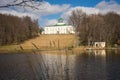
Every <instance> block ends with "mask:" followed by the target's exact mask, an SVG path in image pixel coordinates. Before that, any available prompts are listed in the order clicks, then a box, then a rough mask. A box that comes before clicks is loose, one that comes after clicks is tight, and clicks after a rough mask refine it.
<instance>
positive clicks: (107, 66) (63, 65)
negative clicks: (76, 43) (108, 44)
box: [0, 50, 120, 80]
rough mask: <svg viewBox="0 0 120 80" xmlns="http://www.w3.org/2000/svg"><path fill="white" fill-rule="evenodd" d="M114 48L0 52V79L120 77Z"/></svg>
mask: <svg viewBox="0 0 120 80" xmlns="http://www.w3.org/2000/svg"><path fill="white" fill-rule="evenodd" d="M115 52H116V51H115ZM115 52H114V51H105V50H97V51H96V50H95V51H91V52H88V53H80V54H69V53H66V54H39V53H36V54H0V80H119V79H120V75H119V74H120V64H119V62H120V54H119V51H117V53H115ZM61 53H62V52H61Z"/></svg>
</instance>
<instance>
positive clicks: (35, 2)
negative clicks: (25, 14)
mask: <svg viewBox="0 0 120 80" xmlns="http://www.w3.org/2000/svg"><path fill="white" fill-rule="evenodd" d="M0 2H1V3H0V8H5V7H11V6H22V7H30V8H33V9H38V6H40V5H41V2H43V0H1V1H0Z"/></svg>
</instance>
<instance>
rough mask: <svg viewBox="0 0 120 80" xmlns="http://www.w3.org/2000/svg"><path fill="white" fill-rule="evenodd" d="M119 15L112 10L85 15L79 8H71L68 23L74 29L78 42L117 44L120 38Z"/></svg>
mask: <svg viewBox="0 0 120 80" xmlns="http://www.w3.org/2000/svg"><path fill="white" fill-rule="evenodd" d="M119 21H120V15H119V14H116V13H114V12H109V13H107V14H104V15H102V14H93V15H86V13H84V12H82V10H81V9H76V10H73V11H72V13H71V16H69V23H70V24H72V25H73V26H74V27H75V29H76V34H77V35H78V36H79V39H80V42H81V43H82V44H84V45H92V44H93V43H94V42H106V44H107V45H113V44H117V42H118V41H119V39H120V22H119Z"/></svg>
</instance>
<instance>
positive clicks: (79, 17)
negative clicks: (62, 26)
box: [68, 8, 86, 31]
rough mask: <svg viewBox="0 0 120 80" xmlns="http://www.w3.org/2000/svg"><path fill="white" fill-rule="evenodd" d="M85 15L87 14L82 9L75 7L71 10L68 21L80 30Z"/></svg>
mask: <svg viewBox="0 0 120 80" xmlns="http://www.w3.org/2000/svg"><path fill="white" fill-rule="evenodd" d="M85 16H86V14H85V13H84V12H83V11H82V10H81V9H79V8H78V9H75V10H73V11H72V12H71V15H70V16H69V20H68V22H69V24H72V25H73V26H74V27H75V29H76V31H78V29H79V28H80V26H81V22H82V21H83V19H84V18H85Z"/></svg>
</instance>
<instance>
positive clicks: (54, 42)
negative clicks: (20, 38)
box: [0, 35, 75, 51]
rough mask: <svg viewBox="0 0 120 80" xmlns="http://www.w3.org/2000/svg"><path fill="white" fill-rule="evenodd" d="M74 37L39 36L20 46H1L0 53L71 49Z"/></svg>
mask: <svg viewBox="0 0 120 80" xmlns="http://www.w3.org/2000/svg"><path fill="white" fill-rule="evenodd" d="M74 39H75V36H74V35H39V36H38V37H36V38H33V39H29V40H27V41H25V42H23V43H21V44H19V45H7V46H0V51H5V50H7V51H11V50H13V51H14V50H21V49H24V50H32V49H36V47H37V48H39V49H40V50H51V49H58V48H60V49H63V48H66V47H71V46H72V45H73V43H74Z"/></svg>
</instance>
